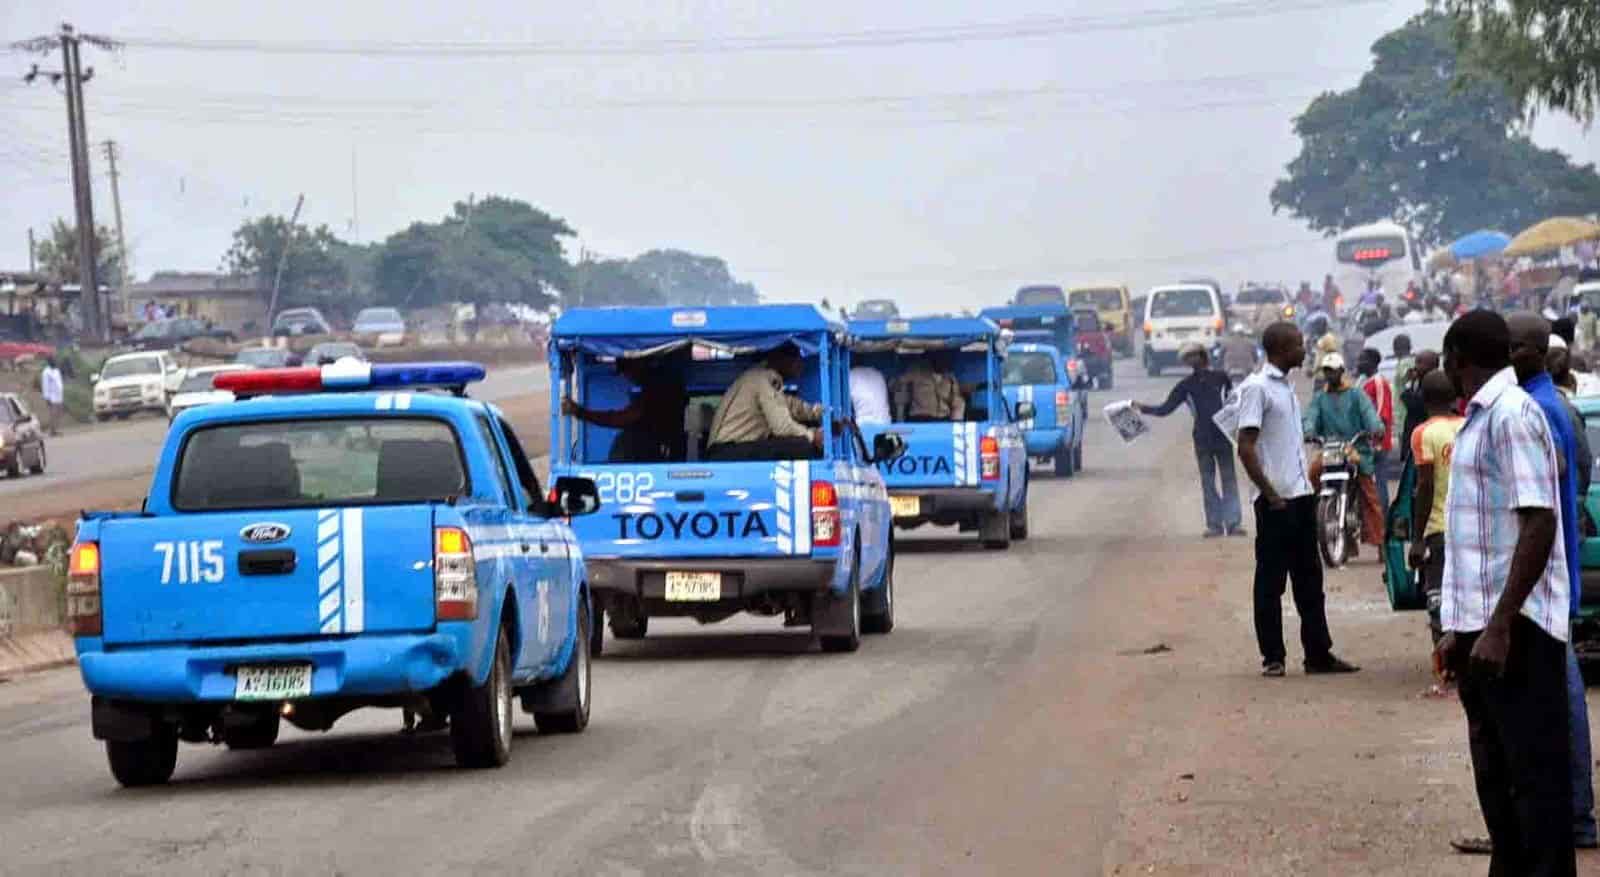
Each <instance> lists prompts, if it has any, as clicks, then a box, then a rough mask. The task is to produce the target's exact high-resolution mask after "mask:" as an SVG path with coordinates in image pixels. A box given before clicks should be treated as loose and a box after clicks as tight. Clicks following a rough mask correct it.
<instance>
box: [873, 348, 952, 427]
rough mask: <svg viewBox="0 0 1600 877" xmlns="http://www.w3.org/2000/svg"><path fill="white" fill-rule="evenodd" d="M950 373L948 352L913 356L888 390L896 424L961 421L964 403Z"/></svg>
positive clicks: (940, 351) (950, 363) (950, 365)
mask: <svg viewBox="0 0 1600 877" xmlns="http://www.w3.org/2000/svg"><path fill="white" fill-rule="evenodd" d="M953 371H954V366H953V365H952V358H951V355H950V353H949V352H948V351H944V350H938V351H931V352H929V353H925V354H923V355H922V356H919V357H917V358H916V359H915V360H914V361H913V362H912V363H911V365H910V366H909V367H908V368H907V369H906V371H905V373H904V374H902V375H900V377H898V378H895V381H894V386H893V387H892V388H891V394H892V397H893V400H894V415H895V420H896V421H897V422H899V423H929V422H936V421H941V420H949V421H961V420H965V419H966V416H967V401H966V399H965V398H964V397H963V396H962V395H961V384H960V383H958V382H957V381H956V379H955V375H954V374H953Z"/></svg>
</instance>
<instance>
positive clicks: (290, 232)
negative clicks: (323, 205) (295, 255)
mask: <svg viewBox="0 0 1600 877" xmlns="http://www.w3.org/2000/svg"><path fill="white" fill-rule="evenodd" d="M305 203H306V196H305V195H304V194H301V195H300V196H299V197H297V198H295V199H294V215H292V216H290V217H289V227H288V228H287V229H286V230H285V231H284V234H283V252H281V253H279V254H278V270H277V271H276V272H275V273H274V274H273V275H272V298H271V299H270V300H269V301H268V303H267V326H268V327H269V328H270V327H271V326H272V321H273V319H274V318H276V317H277V316H278V286H279V285H280V284H282V283H283V266H284V265H285V264H287V263H288V261H289V250H290V249H292V248H293V247H294V227H295V223H298V222H299V221H300V208H301V207H304V206H305Z"/></svg>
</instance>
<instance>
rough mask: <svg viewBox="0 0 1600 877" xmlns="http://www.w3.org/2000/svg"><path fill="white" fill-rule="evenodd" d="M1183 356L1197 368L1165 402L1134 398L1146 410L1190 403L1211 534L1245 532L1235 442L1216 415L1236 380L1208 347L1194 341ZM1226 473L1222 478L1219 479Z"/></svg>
mask: <svg viewBox="0 0 1600 877" xmlns="http://www.w3.org/2000/svg"><path fill="white" fill-rule="evenodd" d="M1179 358H1180V359H1182V360H1183V362H1184V364H1185V365H1187V366H1189V367H1190V368H1191V369H1193V370H1194V371H1193V372H1191V373H1190V374H1189V376H1188V377H1186V378H1184V379H1183V380H1181V381H1179V382H1178V385H1177V386H1175V387H1173V388H1172V392H1171V393H1168V394H1167V401H1165V402H1162V403H1161V404H1160V405H1144V404H1141V403H1137V402H1136V403H1134V406H1135V407H1136V408H1138V409H1139V411H1140V412H1141V413H1143V414H1149V415H1152V416H1155V417H1166V416H1167V415H1168V414H1171V413H1172V412H1173V411H1176V410H1177V408H1178V406H1179V405H1182V404H1188V406H1189V413H1190V414H1193V415H1194V458H1195V462H1196V463H1198V464H1199V466H1200V495H1201V497H1202V498H1203V499H1204V500H1205V512H1206V533H1205V535H1206V538H1207V539H1211V538H1214V537H1217V536H1221V535H1222V534H1224V533H1226V534H1228V535H1229V536H1243V535H1245V531H1244V527H1242V526H1240V512H1239V479H1238V478H1237V477H1236V476H1235V475H1234V471H1233V444H1232V443H1231V442H1229V441H1228V437H1227V436H1225V435H1223V434H1222V430H1220V429H1218V428H1217V424H1216V423H1215V422H1214V421H1213V420H1212V418H1214V417H1216V415H1217V412H1218V411H1220V410H1221V409H1222V404H1223V402H1224V401H1225V400H1226V399H1227V398H1228V393H1229V392H1230V391H1231V390H1232V389H1233V382H1232V381H1230V380H1228V376H1227V375H1226V374H1224V373H1223V372H1221V371H1218V370H1216V369H1213V368H1211V367H1210V366H1211V362H1210V358H1209V357H1207V356H1206V350H1205V348H1204V347H1201V346H1200V345H1198V344H1195V343H1193V342H1191V343H1189V344H1185V345H1184V346H1183V349H1182V350H1180V351H1179ZM1219 478H1220V483H1219Z"/></svg>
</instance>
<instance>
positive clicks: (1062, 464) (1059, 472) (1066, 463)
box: [1055, 448, 1078, 478]
mask: <svg viewBox="0 0 1600 877" xmlns="http://www.w3.org/2000/svg"><path fill="white" fill-rule="evenodd" d="M1076 453H1077V452H1076V450H1075V449H1073V448H1062V449H1061V450H1059V451H1057V452H1056V458H1055V464H1056V477H1057V478H1071V477H1072V473H1074V472H1076V471H1078V470H1077V468H1076V467H1074V466H1073V465H1072V463H1073V460H1072V458H1073V457H1074V456H1075V455H1076Z"/></svg>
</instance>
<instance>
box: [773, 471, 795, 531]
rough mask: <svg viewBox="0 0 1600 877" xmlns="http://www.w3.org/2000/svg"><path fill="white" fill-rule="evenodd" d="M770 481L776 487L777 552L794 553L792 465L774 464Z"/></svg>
mask: <svg viewBox="0 0 1600 877" xmlns="http://www.w3.org/2000/svg"><path fill="white" fill-rule="evenodd" d="M772 481H773V483H774V484H775V485H776V486H777V489H776V490H775V491H774V500H775V506H776V511H777V515H776V517H777V521H778V536H777V543H778V551H779V552H781V553H783V554H793V553H794V529H795V527H794V517H793V515H792V514H791V512H792V511H793V509H794V503H793V501H792V498H793V497H792V495H791V494H790V491H791V490H792V489H793V486H794V465H793V464H792V463H789V462H787V461H780V462H778V463H774V464H773V466H772Z"/></svg>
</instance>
